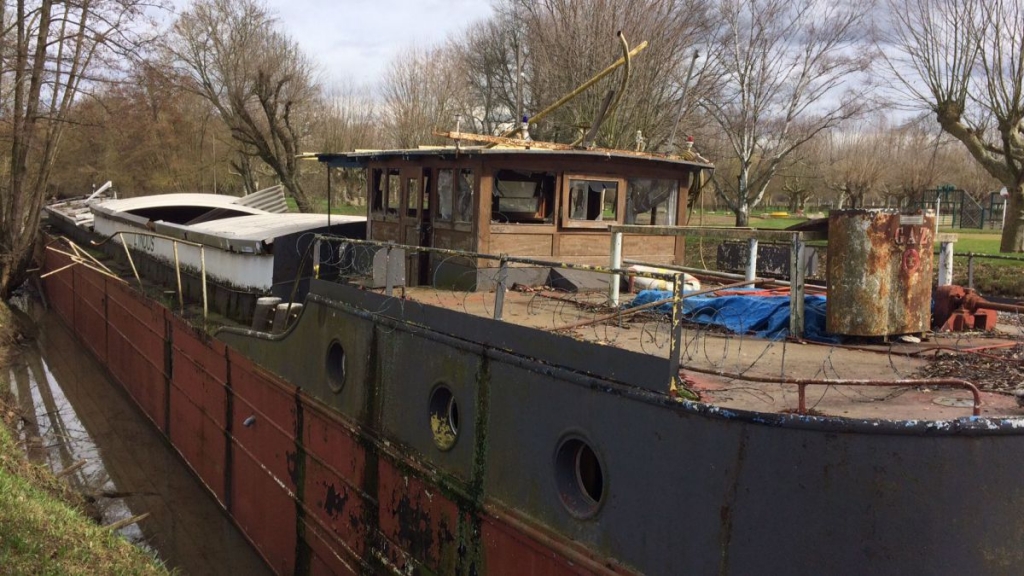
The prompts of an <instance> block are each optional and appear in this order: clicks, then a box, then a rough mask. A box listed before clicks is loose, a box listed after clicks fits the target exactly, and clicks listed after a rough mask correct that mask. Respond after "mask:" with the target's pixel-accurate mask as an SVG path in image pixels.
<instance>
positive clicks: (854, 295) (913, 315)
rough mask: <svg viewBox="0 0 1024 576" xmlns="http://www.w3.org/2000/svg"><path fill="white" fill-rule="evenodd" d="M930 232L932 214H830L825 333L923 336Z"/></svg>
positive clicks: (927, 326) (928, 307)
mask: <svg viewBox="0 0 1024 576" xmlns="http://www.w3.org/2000/svg"><path fill="white" fill-rule="evenodd" d="M934 229H935V216H934V213H932V212H931V211H924V212H918V213H916V214H901V213H900V212H899V211H898V210H833V211H832V212H831V213H830V214H829V219H828V265H827V273H828V301H827V312H826V327H827V330H828V332H830V333H832V334H842V335H847V336H894V335H900V334H920V333H923V332H927V331H928V330H929V329H930V321H931V294H932V262H933V255H932V251H933V250H932V244H933V241H934V236H935V234H934Z"/></svg>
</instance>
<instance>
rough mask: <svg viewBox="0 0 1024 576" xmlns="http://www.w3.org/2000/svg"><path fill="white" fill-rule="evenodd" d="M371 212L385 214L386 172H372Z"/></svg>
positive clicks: (377, 170) (376, 170)
mask: <svg viewBox="0 0 1024 576" xmlns="http://www.w3.org/2000/svg"><path fill="white" fill-rule="evenodd" d="M370 198H371V202H372V203H371V208H370V209H371V210H372V211H373V212H379V213H382V214H383V213H384V170H383V169H381V168H374V169H373V170H371V171H370Z"/></svg>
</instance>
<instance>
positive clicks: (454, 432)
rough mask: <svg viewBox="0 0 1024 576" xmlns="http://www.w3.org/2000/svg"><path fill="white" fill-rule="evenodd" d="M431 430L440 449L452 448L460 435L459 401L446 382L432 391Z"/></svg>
mask: <svg viewBox="0 0 1024 576" xmlns="http://www.w3.org/2000/svg"><path fill="white" fill-rule="evenodd" d="M430 432H431V434H432V435H433V437H434V444H435V445H436V446H437V448H438V449H439V450H451V448H452V446H455V440H456V439H457V438H458V437H459V403H458V402H457V401H456V400H455V394H453V393H452V391H451V388H448V387H447V386H445V385H444V384H440V385H438V386H437V387H436V388H434V391H433V392H431V393H430Z"/></svg>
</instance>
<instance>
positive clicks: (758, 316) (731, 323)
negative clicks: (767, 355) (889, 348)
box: [627, 290, 840, 343]
mask: <svg viewBox="0 0 1024 576" xmlns="http://www.w3.org/2000/svg"><path fill="white" fill-rule="evenodd" d="M671 297H672V293H671V292H668V291H664V290H644V291H642V292H640V293H639V294H637V295H636V298H634V299H633V301H632V302H631V303H630V304H628V305H627V306H628V307H633V306H640V305H642V304H647V303H649V302H656V301H658V300H664V299H666V298H671ZM656 310H657V311H658V312H663V313H665V314H671V313H672V305H671V304H663V305H661V306H658V307H657V308H656ZM683 314H684V315H685V316H686V318H687V319H688V320H690V321H692V322H697V323H700V324H713V325H715V326H723V327H725V328H727V329H729V330H731V331H733V332H737V333H739V334H749V333H754V334H755V335H757V337H759V338H767V339H769V340H778V339H780V338H785V337H786V336H788V335H789V296H755V295H750V296H747V295H737V296H715V297H707V296H693V297H690V298H685V299H683ZM804 338H806V339H808V340H814V341H816V342H829V343H838V342H839V341H840V339H839V337H838V336H835V335H832V334H827V333H826V332H825V297H824V296H804Z"/></svg>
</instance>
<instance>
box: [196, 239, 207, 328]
mask: <svg viewBox="0 0 1024 576" xmlns="http://www.w3.org/2000/svg"><path fill="white" fill-rule="evenodd" d="M199 276H200V278H199V281H200V282H201V283H202V284H203V321H204V322H205V321H206V320H207V317H208V316H209V314H210V306H209V304H208V302H207V298H206V247H205V246H200V247H199Z"/></svg>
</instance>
